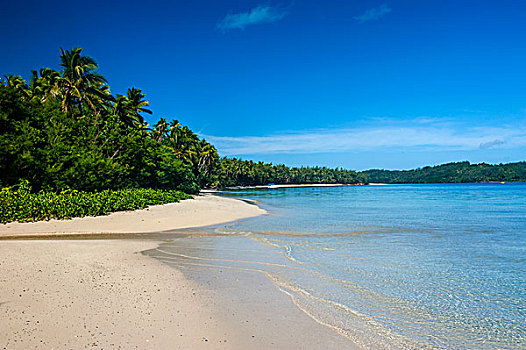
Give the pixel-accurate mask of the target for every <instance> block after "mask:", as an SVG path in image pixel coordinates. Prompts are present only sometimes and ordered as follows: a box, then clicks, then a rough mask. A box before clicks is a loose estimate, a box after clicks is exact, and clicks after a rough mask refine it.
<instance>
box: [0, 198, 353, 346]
mask: <svg viewBox="0 0 526 350" xmlns="http://www.w3.org/2000/svg"><path fill="white" fill-rule="evenodd" d="M215 198H217V197H215ZM223 199H225V198H221V200H220V201H219V202H220V203H225V202H224V201H222V200H223ZM213 200H214V199H213ZM227 200H228V201H234V202H236V203H242V204H243V206H238V204H236V207H238V208H245V209H246V207H245V206H248V207H249V208H251V210H253V209H254V208H256V209H257V207H255V206H253V205H251V204H247V203H244V202H241V201H236V200H232V199H227ZM182 203H184V202H182ZM216 204H217V203H216ZM229 204H232V203H229ZM194 209H195V208H194ZM194 209H193V210H189V211H188V212H189V213H192V215H193V216H195V217H196V220H197V221H199V220H200V219H201V221H200V222H202V223H204V224H211V223H210V222H206V220H203V218H210V216H207V214H209V213H208V212H207V211H199V210H197V209H195V211H194ZM229 209H231V207H230V206H229V205H226V204H223V205H222V206H221V208H219V209H216V210H217V211H216V213H219V211H221V210H222V211H225V210H226V211H227V213H226V214H225V216H224V217H223V220H222V221H219V222H224V221H231V220H227V217H228V218H231V217H232V216H234V217H236V218H239V216H240V215H241V214H240V212H236V213H230V214H228V210H229ZM249 212H251V213H252V214H254V215H255V212H253V211H249ZM244 213H245V214H246V212H244ZM259 213H261V212H259ZM254 215H252V216H254ZM214 220H217V218H216V219H214ZM128 224H130V223H128ZM19 225H24V224H19ZM183 227H184V226H183ZM27 232H28V231H25V234H28V233H27ZM33 233H34V231H33ZM158 237H159V236H158V235H156V239H157V238H158ZM168 237H169V236H167V238H168ZM159 243H160V242H159V241H154V240H136V239H120V240H35V241H28V240H17V241H2V242H0V318H1V320H2V321H1V323H0V349H29V348H36V349H42V348H45V349H51V348H52V349H79V348H93V349H107V348H111V349H271V348H279V349H319V348H322V347H323V348H328V349H354V348H355V347H354V346H353V344H352V343H351V342H349V341H348V340H347V339H346V338H344V337H343V336H341V335H339V334H338V333H336V332H334V331H333V330H331V329H329V328H327V327H325V326H323V325H321V324H319V323H317V322H315V321H314V320H312V319H311V318H309V316H307V315H306V314H305V313H303V312H302V311H300V310H299V309H298V308H297V307H296V306H295V305H294V304H293V302H292V300H291V299H290V298H289V297H288V296H287V295H286V294H284V293H282V292H280V291H279V289H278V288H277V287H276V286H275V285H273V284H272V283H271V282H270V281H269V280H268V279H266V278H265V277H264V276H262V275H258V274H254V273H248V272H247V273H243V272H238V273H235V274H231V273H226V274H223V273H222V272H219V271H211V272H210V273H209V275H208V276H209V277H208V278H209V279H208V282H210V283H207V281H206V280H204V281H203V280H200V281H197V280H193V279H189V278H187V277H186V276H185V275H184V274H183V273H182V272H181V271H180V266H176V265H175V266H169V265H167V264H164V263H162V262H160V261H158V260H156V259H153V258H150V257H147V256H145V255H143V254H141V253H140V252H142V251H145V250H150V251H151V250H155V248H156V247H157V246H158V244H159ZM196 269H199V267H196ZM212 281H215V282H214V283H212ZM218 281H219V282H220V283H219V284H218V283H216V282H218Z"/></svg>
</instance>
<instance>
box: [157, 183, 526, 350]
mask: <svg viewBox="0 0 526 350" xmlns="http://www.w3.org/2000/svg"><path fill="white" fill-rule="evenodd" d="M232 195H233V196H236V197H241V196H243V197H245V198H249V199H256V200H258V201H260V202H261V203H263V205H264V206H265V207H266V209H268V210H270V211H271V212H279V215H268V216H264V217H259V218H254V219H250V220H246V221H241V222H238V223H235V224H233V225H230V226H227V227H220V228H216V229H215V233H216V235H213V236H203V237H197V238H185V239H181V240H178V241H177V242H175V243H167V244H165V245H163V246H162V247H161V250H159V251H158V255H159V257H160V258H161V259H165V260H173V261H177V263H178V264H182V265H184V264H188V266H190V265H192V266H196V265H201V266H206V267H208V268H210V267H214V266H215V267H221V268H232V269H245V270H251V271H255V272H259V273H263V274H265V275H266V276H267V277H268V278H269V279H271V280H272V281H273V282H274V283H275V284H276V285H277V286H279V288H281V289H282V290H283V291H284V292H285V293H287V294H289V295H290V296H291V297H292V298H293V300H294V302H295V303H296V305H298V307H300V308H301V309H302V310H304V311H305V312H306V313H307V314H309V315H310V316H311V317H312V318H314V319H315V320H317V321H318V322H320V323H323V324H325V325H327V326H329V327H332V328H333V329H335V330H337V331H339V332H341V333H343V334H344V335H346V336H347V337H349V338H350V339H352V340H353V341H354V342H356V343H357V344H360V345H362V346H363V347H365V348H375V349H382V348H385V349H387V348H389V349H393V348H394V349H397V348H398V349H423V348H424V349H425V348H447V349H450V348H457V349H494V348H499V349H524V348H526V326H525V325H526V283H525V282H526V260H525V258H524V257H525V256H526V217H525V216H526V184H509V185H508V184H506V185H499V184H463V185H393V186H374V187H373V186H371V187H367V186H366V187H338V188H299V189H298V188H297V189H276V190H267V191H243V192H237V193H233V194H232ZM217 233H219V235H217ZM183 242H184V243H183ZM182 252H185V254H182ZM189 252H190V253H189Z"/></svg>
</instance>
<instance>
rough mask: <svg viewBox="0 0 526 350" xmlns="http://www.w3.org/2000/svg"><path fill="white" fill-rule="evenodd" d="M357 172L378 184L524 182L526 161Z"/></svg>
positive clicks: (466, 163) (450, 164)
mask: <svg viewBox="0 0 526 350" xmlns="http://www.w3.org/2000/svg"><path fill="white" fill-rule="evenodd" d="M361 174H363V175H365V176H367V179H368V182H380V183H455V182H491V181H506V182H507V181H526V162H518V163H509V164H498V165H492V164H486V163H480V164H470V163H469V162H458V163H448V164H442V165H437V166H433V167H430V166H427V167H424V168H421V169H420V168H419V169H413V170H400V171H398V170H396V171H391V170H378V169H373V170H367V171H364V172H362V173H361Z"/></svg>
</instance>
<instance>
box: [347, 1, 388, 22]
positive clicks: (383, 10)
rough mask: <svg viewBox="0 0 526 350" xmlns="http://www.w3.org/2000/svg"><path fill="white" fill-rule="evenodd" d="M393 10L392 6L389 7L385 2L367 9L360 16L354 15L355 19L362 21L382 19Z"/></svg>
mask: <svg viewBox="0 0 526 350" xmlns="http://www.w3.org/2000/svg"><path fill="white" fill-rule="evenodd" d="M391 11H392V10H391V8H390V7H388V6H387V5H386V4H383V5H381V6H379V7H374V8H372V9H369V10H367V11H365V12H364V13H362V14H361V15H360V16H356V17H354V19H355V20H357V21H358V22H360V23H364V22H368V21H373V20H377V19H380V18H382V17H383V16H385V15H387V14H388V13H389V12H391Z"/></svg>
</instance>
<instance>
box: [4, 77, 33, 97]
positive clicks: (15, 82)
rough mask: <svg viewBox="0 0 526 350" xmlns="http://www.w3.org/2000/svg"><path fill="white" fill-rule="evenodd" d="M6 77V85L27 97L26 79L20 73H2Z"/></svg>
mask: <svg viewBox="0 0 526 350" xmlns="http://www.w3.org/2000/svg"><path fill="white" fill-rule="evenodd" d="M4 77H5V79H6V86H7V87H10V88H12V89H14V90H16V91H18V92H20V93H21V94H22V95H23V96H24V97H29V91H28V87H27V84H26V81H25V80H24V79H22V77H21V76H20V75H14V74H8V75H4Z"/></svg>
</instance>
